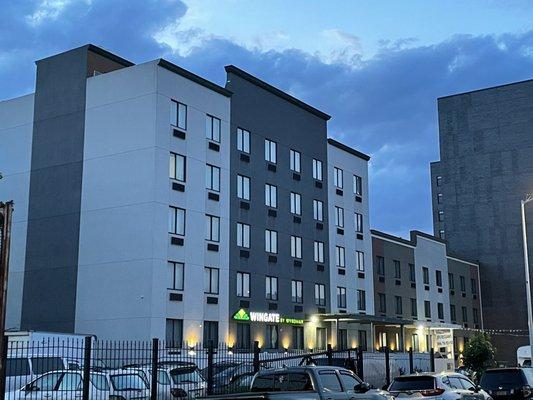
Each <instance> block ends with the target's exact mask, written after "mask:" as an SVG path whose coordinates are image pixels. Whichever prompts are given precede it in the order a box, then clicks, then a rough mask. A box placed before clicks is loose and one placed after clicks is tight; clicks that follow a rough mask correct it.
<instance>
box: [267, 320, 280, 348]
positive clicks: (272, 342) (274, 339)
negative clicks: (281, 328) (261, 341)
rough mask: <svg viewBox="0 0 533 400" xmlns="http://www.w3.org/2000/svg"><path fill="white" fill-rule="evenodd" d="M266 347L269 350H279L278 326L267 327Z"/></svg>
mask: <svg viewBox="0 0 533 400" xmlns="http://www.w3.org/2000/svg"><path fill="white" fill-rule="evenodd" d="M266 345H267V348H269V349H277V348H278V326H277V325H267V326H266Z"/></svg>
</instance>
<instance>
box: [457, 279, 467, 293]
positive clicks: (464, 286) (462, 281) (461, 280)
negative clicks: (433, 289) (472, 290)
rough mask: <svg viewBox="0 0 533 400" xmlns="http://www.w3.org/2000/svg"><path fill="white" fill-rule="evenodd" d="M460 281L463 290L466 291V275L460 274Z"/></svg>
mask: <svg viewBox="0 0 533 400" xmlns="http://www.w3.org/2000/svg"><path fill="white" fill-rule="evenodd" d="M459 283H460V284H461V292H466V280H465V277H464V276H459Z"/></svg>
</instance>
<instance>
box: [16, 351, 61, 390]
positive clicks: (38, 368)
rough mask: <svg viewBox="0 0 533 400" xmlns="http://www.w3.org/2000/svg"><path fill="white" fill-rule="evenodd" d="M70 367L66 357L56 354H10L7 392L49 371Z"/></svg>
mask: <svg viewBox="0 0 533 400" xmlns="http://www.w3.org/2000/svg"><path fill="white" fill-rule="evenodd" d="M63 369H69V362H68V360H67V359H66V358H64V357H60V356H56V355H24V356H16V355H10V356H8V358H7V360H6V393H7V392H10V391H12V390H15V389H18V388H20V387H22V386H23V385H25V384H26V383H28V382H29V381H31V380H32V379H35V378H37V377H38V376H39V375H42V374H44V373H46V372H49V371H54V370H63Z"/></svg>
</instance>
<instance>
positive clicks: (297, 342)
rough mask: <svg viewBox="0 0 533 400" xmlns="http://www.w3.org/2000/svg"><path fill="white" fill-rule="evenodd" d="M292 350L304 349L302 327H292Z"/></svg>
mask: <svg viewBox="0 0 533 400" xmlns="http://www.w3.org/2000/svg"><path fill="white" fill-rule="evenodd" d="M292 348H293V349H297V350H303V348H304V327H303V326H293V327H292ZM305 379H308V378H305ZM309 383H310V382H309Z"/></svg>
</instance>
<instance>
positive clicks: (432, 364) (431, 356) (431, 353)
mask: <svg viewBox="0 0 533 400" xmlns="http://www.w3.org/2000/svg"><path fill="white" fill-rule="evenodd" d="M429 372H435V349H433V348H432V349H431V350H430V351H429Z"/></svg>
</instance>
